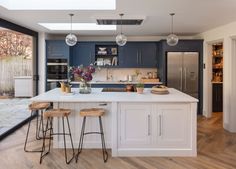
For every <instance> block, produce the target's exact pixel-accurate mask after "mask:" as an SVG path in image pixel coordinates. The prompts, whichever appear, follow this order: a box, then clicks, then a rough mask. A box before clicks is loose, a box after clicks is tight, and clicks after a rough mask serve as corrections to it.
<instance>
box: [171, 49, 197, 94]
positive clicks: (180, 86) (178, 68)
mask: <svg viewBox="0 0 236 169" xmlns="http://www.w3.org/2000/svg"><path fill="white" fill-rule="evenodd" d="M198 60H199V53H198V52H168V53H167V86H168V87H172V88H175V89H177V90H180V91H182V92H184V93H186V94H189V95H191V96H193V97H195V98H198V90H199V89H198V81H199V79H198V71H199V63H198Z"/></svg>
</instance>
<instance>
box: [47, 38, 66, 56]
mask: <svg viewBox="0 0 236 169" xmlns="http://www.w3.org/2000/svg"><path fill="white" fill-rule="evenodd" d="M46 55H47V58H66V59H68V58H69V56H70V47H69V46H68V45H66V43H65V41H64V40H46Z"/></svg>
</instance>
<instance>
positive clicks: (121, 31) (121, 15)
mask: <svg viewBox="0 0 236 169" xmlns="http://www.w3.org/2000/svg"><path fill="white" fill-rule="evenodd" d="M123 15H124V14H123V13H121V14H120V19H121V23H120V33H121V34H123V30H122V25H123V22H122V20H123V19H122V17H123Z"/></svg>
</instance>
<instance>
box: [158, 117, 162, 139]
mask: <svg viewBox="0 0 236 169" xmlns="http://www.w3.org/2000/svg"><path fill="white" fill-rule="evenodd" d="M161 131H162V119H161V115H159V136H161V135H162V133H161Z"/></svg>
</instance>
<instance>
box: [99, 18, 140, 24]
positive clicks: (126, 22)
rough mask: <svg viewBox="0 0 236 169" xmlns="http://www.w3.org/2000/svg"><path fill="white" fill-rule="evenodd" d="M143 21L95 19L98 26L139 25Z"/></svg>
mask: <svg viewBox="0 0 236 169" xmlns="http://www.w3.org/2000/svg"><path fill="white" fill-rule="evenodd" d="M142 22H143V19H122V22H121V19H97V24H98V25H121V23H122V25H141V24H142Z"/></svg>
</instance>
